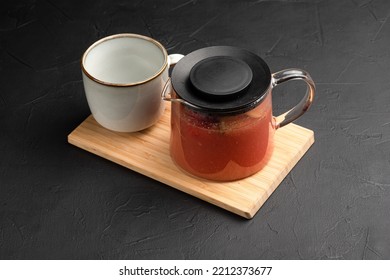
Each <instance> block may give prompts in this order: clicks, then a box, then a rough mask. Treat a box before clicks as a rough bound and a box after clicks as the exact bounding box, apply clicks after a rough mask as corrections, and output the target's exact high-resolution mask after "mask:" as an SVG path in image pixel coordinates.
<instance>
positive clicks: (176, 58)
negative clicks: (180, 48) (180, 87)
mask: <svg viewBox="0 0 390 280" xmlns="http://www.w3.org/2000/svg"><path fill="white" fill-rule="evenodd" d="M183 57H184V55H182V54H178V53H174V54H170V55H168V67H172V66H174V65H175V64H176V63H178V62H179V60H180V59H182V58H183Z"/></svg>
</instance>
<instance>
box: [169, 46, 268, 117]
mask: <svg viewBox="0 0 390 280" xmlns="http://www.w3.org/2000/svg"><path fill="white" fill-rule="evenodd" d="M171 79H172V86H173V88H174V90H175V92H176V93H177V95H179V97H180V98H182V99H184V100H185V101H187V102H189V103H191V104H192V105H195V107H197V108H199V109H201V110H206V111H210V112H239V111H246V110H250V109H251V108H253V107H254V106H255V105H256V104H258V103H259V102H260V101H261V100H262V98H263V97H264V96H265V93H266V92H267V90H268V88H269V86H270V82H271V73H270V70H269V68H268V66H267V64H266V63H265V62H264V61H263V60H262V59H261V58H260V57H259V56H257V55H256V54H254V53H252V52H250V51H247V50H244V49H240V48H235V47H228V46H214V47H207V48H203V49H199V50H196V51H194V52H192V53H190V54H188V55H186V56H185V57H184V58H182V59H181V60H180V61H179V62H178V63H177V64H176V66H175V67H174V69H173V72H172V77H171Z"/></svg>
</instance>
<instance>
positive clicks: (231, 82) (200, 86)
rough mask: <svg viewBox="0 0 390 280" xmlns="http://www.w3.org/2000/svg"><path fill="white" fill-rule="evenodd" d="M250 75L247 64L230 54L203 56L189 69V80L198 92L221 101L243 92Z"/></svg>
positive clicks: (250, 71) (247, 84)
mask: <svg viewBox="0 0 390 280" xmlns="http://www.w3.org/2000/svg"><path fill="white" fill-rule="evenodd" d="M252 77H253V74H252V70H251V68H250V67H249V65H248V64H246V63H245V62H244V61H242V60H240V59H237V58H234V57H230V56H212V57H208V58H205V59H203V60H201V61H199V62H197V63H196V64H195V65H194V66H193V67H192V69H191V71H190V81H191V83H192V85H193V86H194V87H195V88H196V89H197V91H198V92H199V93H201V94H202V95H203V96H204V97H207V98H212V99H219V100H222V101H223V100H226V99H229V98H231V97H234V96H237V95H238V94H240V93H241V92H243V91H244V90H245V89H246V88H247V87H248V86H249V85H250V83H251V81H252Z"/></svg>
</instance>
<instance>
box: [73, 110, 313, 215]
mask: <svg viewBox="0 0 390 280" xmlns="http://www.w3.org/2000/svg"><path fill="white" fill-rule="evenodd" d="M169 137H170V104H168V106H167V109H166V110H165V112H164V114H163V116H162V118H161V119H160V121H159V122H158V123H157V124H156V125H154V126H153V127H151V128H149V129H146V130H144V131H141V132H136V133H119V132H113V131H110V130H107V129H105V128H103V127H102V126H100V125H99V124H98V123H97V122H96V121H95V119H94V118H93V117H92V115H91V116H89V117H88V118H87V119H86V120H85V121H84V122H83V123H81V124H80V125H79V126H78V127H77V128H76V129H75V130H74V131H73V132H72V133H71V134H69V135H68V142H69V143H71V144H73V145H75V146H77V147H79V148H82V149H84V150H87V151H89V152H91V153H94V154H96V155H98V156H100V157H103V158H106V159H108V160H110V161H113V162H115V163H117V164H120V165H122V166H125V167H127V168H129V169H132V170H134V171H136V172H139V173H141V174H143V175H145V176H148V177H150V178H153V179H155V180H158V181H160V182H162V183H164V184H166V185H168V186H171V187H174V188H176V189H178V190H181V191H183V192H185V193H188V194H190V195H192V196H195V197H197V198H200V199H202V200H205V201H207V202H209V203H212V204H214V205H217V206H219V207H222V208H224V209H226V210H228V211H231V212H233V213H236V214H238V215H240V216H242V217H245V218H248V219H250V218H253V216H254V215H255V214H256V213H257V211H258V210H259V209H260V207H261V206H262V205H263V204H264V202H265V201H266V200H267V199H268V197H269V196H270V195H271V194H272V192H273V191H274V190H275V189H276V188H277V186H278V185H279V184H280V182H281V181H282V180H283V179H284V177H285V176H286V175H287V174H288V173H289V172H290V171H291V169H292V168H293V167H294V166H295V164H296V163H297V162H298V161H299V160H300V159H301V157H302V156H303V155H304V154H305V152H306V151H307V150H308V149H309V148H310V146H311V145H312V144H313V143H314V133H313V131H311V130H308V129H306V128H303V127H301V126H298V125H295V124H289V125H287V126H285V127H283V128H281V129H279V130H277V131H276V134H275V147H274V152H273V155H272V157H271V159H270V161H269V163H268V164H267V166H266V167H265V168H264V169H262V170H261V171H260V172H258V173H256V174H255V175H253V176H251V177H248V178H245V179H242V180H238V181H233V182H222V183H221V182H212V181H208V180H203V179H200V178H195V177H193V176H191V175H189V174H187V173H184V172H183V171H181V170H180V169H179V168H178V167H177V166H176V165H175V164H174V162H173V161H172V159H171V157H170V154H169Z"/></svg>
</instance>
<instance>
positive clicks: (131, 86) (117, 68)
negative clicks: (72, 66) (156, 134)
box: [81, 33, 183, 132]
mask: <svg viewBox="0 0 390 280" xmlns="http://www.w3.org/2000/svg"><path fill="white" fill-rule="evenodd" d="M182 57H183V56H182V55H178V54H175V55H169V56H168V54H167V51H166V50H165V48H164V47H163V46H162V45H161V44H160V43H159V42H157V41H156V40H154V39H152V38H149V37H146V36H142V35H138V34H129V33H126V34H116V35H112V36H108V37H105V38H103V39H100V40H99V41H97V42H95V43H94V44H92V45H91V46H90V47H89V48H88V49H87V50H86V51H85V53H84V55H83V57H82V60H81V68H82V75H83V83H84V90H85V94H86V97H87V101H88V105H89V108H90V109H91V112H92V115H93V117H94V118H95V120H96V121H97V122H98V123H99V124H101V125H102V126H103V127H105V128H108V129H110V130H114V131H119V132H134V131H139V130H143V129H145V128H148V127H150V126H152V125H153V124H154V123H156V122H157V121H158V119H159V118H160V116H161V114H162V113H163V111H164V108H165V105H164V102H163V101H162V98H161V93H162V90H163V87H164V85H165V84H166V82H167V80H168V69H169V66H171V65H173V64H175V63H176V62H177V61H178V60H180V59H181V58H182Z"/></svg>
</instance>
